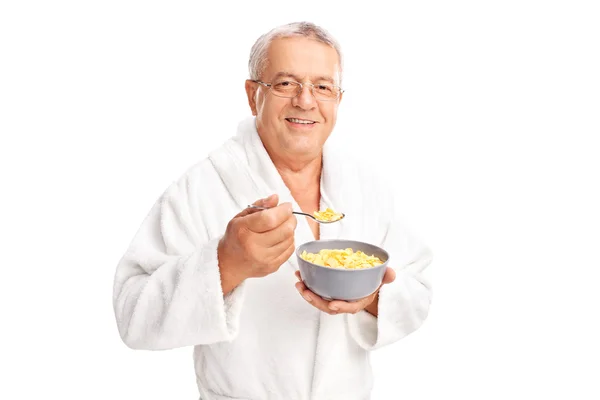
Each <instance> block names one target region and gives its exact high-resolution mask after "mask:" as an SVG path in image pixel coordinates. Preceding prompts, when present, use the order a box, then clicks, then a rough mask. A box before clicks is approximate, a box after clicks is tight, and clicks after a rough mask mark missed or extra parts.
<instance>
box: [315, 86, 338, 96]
mask: <svg viewBox="0 0 600 400" xmlns="http://www.w3.org/2000/svg"><path fill="white" fill-rule="evenodd" d="M313 93H314V94H315V98H316V99H318V100H335V99H337V98H338V96H339V95H340V89H338V88H337V87H335V86H333V85H329V84H323V83H320V84H317V85H315V88H314V89H313Z"/></svg>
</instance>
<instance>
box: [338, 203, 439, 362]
mask: <svg viewBox="0 0 600 400" xmlns="http://www.w3.org/2000/svg"><path fill="white" fill-rule="evenodd" d="M387 198H388V199H389V200H390V201H389V202H388V206H387V207H385V208H384V209H383V212H384V213H382V214H381V215H382V220H384V219H385V218H386V217H385V216H386V215H387V222H385V223H384V224H383V226H384V227H385V228H384V236H383V240H382V243H381V247H383V248H384V249H386V250H387V251H388V253H389V254H390V264H389V266H390V267H392V268H394V270H395V271H396V279H395V280H394V282H392V283H389V284H386V285H383V286H382V287H381V289H380V291H379V304H378V317H374V316H373V315H371V314H369V313H368V312H367V311H361V312H359V313H357V314H354V315H352V314H349V315H347V318H348V327H349V330H350V334H351V336H352V337H353V338H354V340H355V341H356V342H357V343H358V344H359V345H360V346H361V347H362V348H364V349H366V350H375V349H377V348H380V347H382V346H385V345H388V344H391V343H393V342H396V341H398V340H400V339H402V338H404V337H405V336H407V335H408V334H410V333H411V332H414V331H415V330H417V329H418V328H419V327H420V326H421V324H422V323H423V322H424V321H425V319H426V318H427V315H428V312H429V306H430V303H431V295H432V293H431V283H430V282H429V279H428V278H427V276H426V273H427V272H428V271H427V268H428V266H429V264H430V263H431V260H432V254H431V251H430V250H429V248H428V247H427V246H425V245H424V244H423V243H422V242H421V241H420V239H418V238H417V237H416V236H414V235H413V234H411V233H410V232H409V231H407V230H406V227H405V225H404V224H403V222H402V221H401V220H400V219H399V218H397V217H396V213H395V212H394V209H395V206H394V201H393V196H392V195H391V194H389V193H388V197H387Z"/></svg>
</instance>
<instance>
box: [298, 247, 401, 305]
mask: <svg viewBox="0 0 600 400" xmlns="http://www.w3.org/2000/svg"><path fill="white" fill-rule="evenodd" d="M346 248H351V249H352V250H354V251H358V250H360V251H362V252H364V253H366V254H368V255H374V256H377V257H379V259H381V261H383V264H381V265H377V266H375V267H372V268H365V269H343V268H330V267H322V266H320V265H316V264H313V263H311V262H308V261H306V260H304V259H303V258H302V257H301V256H300V255H301V254H302V252H303V251H305V250H306V252H307V253H318V252H319V251H320V250H322V249H330V250H331V249H346ZM296 258H297V259H298V267H299V269H300V275H301V276H302V280H303V281H304V283H305V284H306V287H308V288H309V289H310V290H311V291H313V292H314V293H316V294H318V295H319V296H321V297H323V298H324V299H326V300H346V301H354V300H358V299H362V298H363V297H367V296H369V295H370V294H373V293H374V292H375V291H376V290H377V288H379V286H380V285H381V282H382V280H383V275H384V274H385V270H386V267H387V265H388V260H389V258H390V256H389V254H388V253H387V251H385V250H383V249H382V248H380V247H377V246H375V245H372V244H370V243H365V242H359V241H355V240H345V239H326V240H315V241H312V242H307V243H304V244H302V245H300V246H298V248H297V249H296Z"/></svg>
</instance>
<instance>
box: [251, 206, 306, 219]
mask: <svg viewBox="0 0 600 400" xmlns="http://www.w3.org/2000/svg"><path fill="white" fill-rule="evenodd" d="M248 207H250V208H257V209H259V210H267V207H261V206H255V205H254V204H250V205H248ZM292 214H296V215H306V216H307V217H310V218H312V219H314V220H315V221H317V219H316V218H315V217H314V216H312V215H310V214H307V213H303V212H300V211H292Z"/></svg>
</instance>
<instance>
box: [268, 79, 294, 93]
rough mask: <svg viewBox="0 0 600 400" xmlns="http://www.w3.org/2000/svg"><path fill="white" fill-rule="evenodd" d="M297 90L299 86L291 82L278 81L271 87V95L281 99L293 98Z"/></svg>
mask: <svg viewBox="0 0 600 400" xmlns="http://www.w3.org/2000/svg"><path fill="white" fill-rule="evenodd" d="M298 89H300V85H299V84H298V83H297V82H292V81H279V82H275V83H273V85H272V86H271V90H272V91H273V94H275V95H277V96H281V97H294V96H296V95H297V94H298V92H299V90H298Z"/></svg>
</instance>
